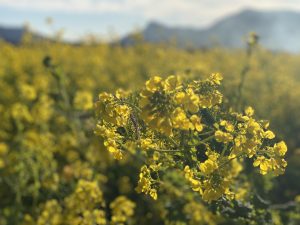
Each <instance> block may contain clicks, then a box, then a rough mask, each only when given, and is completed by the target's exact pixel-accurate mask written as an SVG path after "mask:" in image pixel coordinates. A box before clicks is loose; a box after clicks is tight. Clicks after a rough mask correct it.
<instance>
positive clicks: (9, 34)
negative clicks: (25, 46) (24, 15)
mask: <svg viewBox="0 0 300 225" xmlns="http://www.w3.org/2000/svg"><path fill="white" fill-rule="evenodd" d="M24 33H25V29H24V28H22V27H20V28H10V27H0V39H2V40H5V41H7V42H10V43H13V44H18V43H20V41H21V39H22V37H23V34H24Z"/></svg>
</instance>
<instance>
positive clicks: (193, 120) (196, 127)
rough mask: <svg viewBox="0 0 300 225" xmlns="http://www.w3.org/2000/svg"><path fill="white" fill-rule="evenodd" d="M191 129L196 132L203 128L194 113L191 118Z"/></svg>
mask: <svg viewBox="0 0 300 225" xmlns="http://www.w3.org/2000/svg"><path fill="white" fill-rule="evenodd" d="M190 120H191V125H192V129H193V130H196V131H198V132H200V131H202V130H203V125H202V124H201V121H200V118H199V117H198V116H196V115H192V116H191V118H190Z"/></svg>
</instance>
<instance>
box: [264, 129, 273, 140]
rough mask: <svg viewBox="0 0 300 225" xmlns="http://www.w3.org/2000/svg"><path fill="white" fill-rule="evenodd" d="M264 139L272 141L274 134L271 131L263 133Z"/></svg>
mask: <svg viewBox="0 0 300 225" xmlns="http://www.w3.org/2000/svg"><path fill="white" fill-rule="evenodd" d="M264 137H265V138H267V139H273V138H275V134H274V133H273V132H272V131H270V130H268V131H266V132H265V133H264Z"/></svg>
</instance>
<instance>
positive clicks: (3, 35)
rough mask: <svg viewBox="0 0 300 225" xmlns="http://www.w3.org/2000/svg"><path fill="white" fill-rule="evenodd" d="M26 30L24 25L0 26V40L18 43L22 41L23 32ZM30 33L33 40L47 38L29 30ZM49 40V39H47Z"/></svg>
mask: <svg viewBox="0 0 300 225" xmlns="http://www.w3.org/2000/svg"><path fill="white" fill-rule="evenodd" d="M26 32H28V31H26V29H25V28H24V27H1V26H0V40H4V41H7V42H9V43H12V44H19V43H20V42H21V41H22V38H23V36H24V34H25V33H26ZM30 34H31V36H32V38H33V40H34V41H41V40H45V39H48V38H46V37H45V36H42V35H40V34H38V33H35V32H31V31H30ZM48 40H50V39H48Z"/></svg>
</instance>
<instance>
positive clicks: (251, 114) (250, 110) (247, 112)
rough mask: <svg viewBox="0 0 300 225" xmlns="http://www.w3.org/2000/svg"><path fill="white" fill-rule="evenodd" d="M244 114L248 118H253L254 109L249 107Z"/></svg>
mask: <svg viewBox="0 0 300 225" xmlns="http://www.w3.org/2000/svg"><path fill="white" fill-rule="evenodd" d="M245 114H246V115H247V116H249V117H251V116H253V115H254V109H253V108H252V107H251V106H248V107H247V108H246V109H245Z"/></svg>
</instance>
